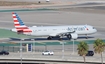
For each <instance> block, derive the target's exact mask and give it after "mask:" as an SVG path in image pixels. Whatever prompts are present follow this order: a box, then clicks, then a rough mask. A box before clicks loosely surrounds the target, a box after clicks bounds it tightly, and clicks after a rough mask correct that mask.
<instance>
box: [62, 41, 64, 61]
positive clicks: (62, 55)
mask: <svg viewBox="0 0 105 64" xmlns="http://www.w3.org/2000/svg"><path fill="white" fill-rule="evenodd" d="M63 58H64V42H62V59H63Z"/></svg>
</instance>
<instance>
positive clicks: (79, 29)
mask: <svg viewBox="0 0 105 64" xmlns="http://www.w3.org/2000/svg"><path fill="white" fill-rule="evenodd" d="M12 16H13V20H14V26H15V28H13V29H12V31H13V32H17V33H18V34H25V35H32V36H38V37H40V36H41V37H48V39H52V38H54V37H59V38H60V37H63V36H66V37H67V38H68V39H77V38H78V35H86V36H87V35H89V34H93V33H96V32H97V30H96V29H95V28H94V27H93V26H91V25H66V26H36V27H34V26H32V27H28V26H26V25H25V24H24V23H23V22H22V20H21V19H20V18H19V16H18V14H17V13H14V12H13V13H12Z"/></svg>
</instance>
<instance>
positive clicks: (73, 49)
mask: <svg viewBox="0 0 105 64" xmlns="http://www.w3.org/2000/svg"><path fill="white" fill-rule="evenodd" d="M73 54H74V39H73Z"/></svg>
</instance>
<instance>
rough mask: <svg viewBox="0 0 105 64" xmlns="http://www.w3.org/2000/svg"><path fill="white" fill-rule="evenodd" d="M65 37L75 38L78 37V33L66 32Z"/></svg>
mask: <svg viewBox="0 0 105 64" xmlns="http://www.w3.org/2000/svg"><path fill="white" fill-rule="evenodd" d="M67 38H69V39H77V38H78V34H76V33H71V34H68V35H67Z"/></svg>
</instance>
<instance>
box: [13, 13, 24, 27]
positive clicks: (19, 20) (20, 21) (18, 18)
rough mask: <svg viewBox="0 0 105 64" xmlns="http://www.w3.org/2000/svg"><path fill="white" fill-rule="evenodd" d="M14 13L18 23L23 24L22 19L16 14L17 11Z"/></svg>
mask: <svg viewBox="0 0 105 64" xmlns="http://www.w3.org/2000/svg"><path fill="white" fill-rule="evenodd" d="M14 14H15V15H16V18H17V20H18V22H19V24H20V25H21V26H23V25H25V24H24V23H23V21H22V20H21V19H20V17H19V16H18V14H17V13H14Z"/></svg>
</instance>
